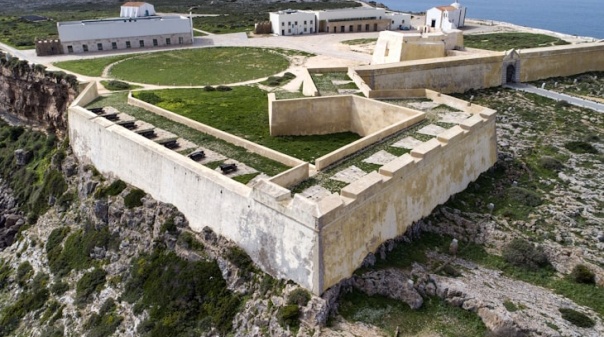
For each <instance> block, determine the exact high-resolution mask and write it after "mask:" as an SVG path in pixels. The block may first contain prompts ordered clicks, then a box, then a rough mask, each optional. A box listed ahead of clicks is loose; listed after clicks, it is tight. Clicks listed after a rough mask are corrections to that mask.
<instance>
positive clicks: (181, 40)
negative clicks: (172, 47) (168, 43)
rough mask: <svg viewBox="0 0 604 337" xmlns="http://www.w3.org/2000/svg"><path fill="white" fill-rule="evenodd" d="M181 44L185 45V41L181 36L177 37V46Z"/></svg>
mask: <svg viewBox="0 0 604 337" xmlns="http://www.w3.org/2000/svg"><path fill="white" fill-rule="evenodd" d="M183 43H185V39H184V38H183V37H182V36H180V37H178V44H183Z"/></svg>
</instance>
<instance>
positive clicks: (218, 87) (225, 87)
mask: <svg viewBox="0 0 604 337" xmlns="http://www.w3.org/2000/svg"><path fill="white" fill-rule="evenodd" d="M216 90H218V91H231V90H233V88H231V87H229V86H226V85H219V86H217V87H216Z"/></svg>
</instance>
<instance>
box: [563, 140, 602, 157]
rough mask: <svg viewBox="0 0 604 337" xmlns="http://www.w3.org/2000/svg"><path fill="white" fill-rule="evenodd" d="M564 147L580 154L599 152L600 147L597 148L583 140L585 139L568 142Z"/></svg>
mask: <svg viewBox="0 0 604 337" xmlns="http://www.w3.org/2000/svg"><path fill="white" fill-rule="evenodd" d="M564 147H565V148H566V149H567V150H569V151H571V152H573V153H578V154H585V153H589V154H596V153H598V149H596V148H595V147H594V146H593V145H591V144H589V143H587V142H583V141H573V142H568V143H565V144H564Z"/></svg>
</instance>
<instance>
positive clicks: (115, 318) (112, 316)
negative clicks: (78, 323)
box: [84, 298, 124, 337]
mask: <svg viewBox="0 0 604 337" xmlns="http://www.w3.org/2000/svg"><path fill="white" fill-rule="evenodd" d="M115 309H116V305H115V301H114V300H113V298H109V299H107V300H106V301H105V303H103V305H102V306H101V309H100V310H99V313H98V314H96V313H95V314H92V315H91V316H90V318H89V319H88V321H87V322H86V324H85V325H84V328H86V329H88V330H89V333H88V337H106V336H111V335H113V333H114V332H115V330H116V329H117V327H118V326H119V325H120V324H121V323H122V321H123V320H124V318H123V317H122V316H119V315H117V313H116V312H115Z"/></svg>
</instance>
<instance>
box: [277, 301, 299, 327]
mask: <svg viewBox="0 0 604 337" xmlns="http://www.w3.org/2000/svg"><path fill="white" fill-rule="evenodd" d="M299 317H300V307H299V306H298V305H297V304H288V305H285V306H282V307H280V308H279V310H278V311H277V320H278V321H279V324H280V325H281V326H282V327H283V328H287V327H289V328H292V329H293V330H294V331H296V329H297V328H298V327H299V326H300V320H299Z"/></svg>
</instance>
